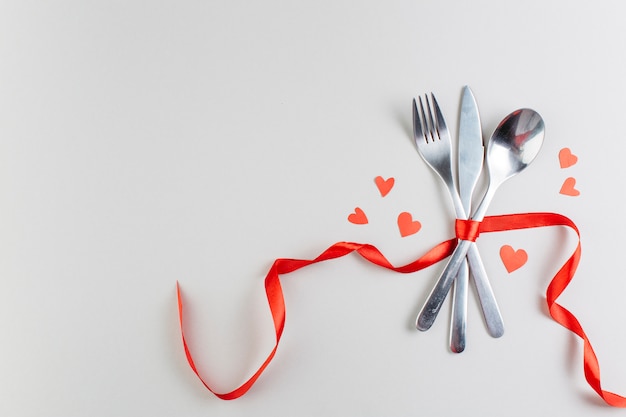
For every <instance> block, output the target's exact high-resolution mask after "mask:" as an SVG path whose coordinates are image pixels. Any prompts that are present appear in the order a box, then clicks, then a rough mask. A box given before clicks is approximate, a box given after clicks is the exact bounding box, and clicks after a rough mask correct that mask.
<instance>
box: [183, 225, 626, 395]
mask: <svg viewBox="0 0 626 417" xmlns="http://www.w3.org/2000/svg"><path fill="white" fill-rule="evenodd" d="M546 226H566V227H569V228H571V229H573V230H574V231H575V232H576V235H577V237H578V245H577V246H576V249H575V251H574V253H573V254H572V255H571V256H570V258H569V259H568V260H567V261H566V262H565V264H563V266H562V267H561V268H560V269H559V271H558V272H557V273H556V275H555V276H554V277H553V278H552V280H551V282H550V284H549V285H548V289H547V291H546V301H547V303H548V310H549V312H550V316H552V318H553V319H554V320H555V321H556V322H557V323H559V324H561V325H562V326H564V327H565V328H566V329H568V330H569V331H571V332H573V333H575V334H576V335H577V336H578V337H580V338H581V339H582V340H583V342H584V353H583V365H584V372H585V379H586V380H587V383H588V384H589V385H590V386H591V388H593V390H594V391H596V392H597V393H598V395H599V396H600V397H601V398H602V399H603V400H604V401H605V402H606V403H607V404H609V405H611V406H614V407H626V398H625V397H622V396H620V395H617V394H614V393H612V392H609V391H605V390H603V389H602V386H601V384H600V365H599V363H598V359H597V357H596V354H595V352H594V351H593V348H592V347H591V343H590V342H589V339H588V338H587V335H586V334H585V332H584V331H583V328H582V326H581V325H580V323H579V321H578V319H577V318H576V317H575V316H574V315H573V314H572V313H571V312H569V311H568V310H567V309H566V308H565V307H563V306H561V305H560V304H558V303H557V302H556V300H557V298H558V297H559V296H560V295H561V293H563V291H564V290H565V288H567V286H568V285H569V283H570V281H571V280H572V278H573V277H574V273H575V272H576V268H577V267H578V263H579V261H580V254H581V247H580V232H579V230H578V228H577V227H576V225H575V224H574V222H572V221H571V220H570V219H569V218H567V217H565V216H562V215H560V214H555V213H524V214H508V215H501V216H487V217H485V219H484V220H483V221H482V222H476V221H471V220H457V221H456V224H455V232H456V238H453V239H450V240H447V241H445V242H442V243H440V244H438V245H437V246H435V247H434V248H432V249H431V250H430V251H428V252H427V253H426V254H425V255H424V256H422V257H420V258H419V259H417V260H415V261H413V262H411V263H409V264H407V265H404V266H398V267H396V266H393V265H392V264H391V263H390V262H389V261H388V260H387V259H386V258H385V257H384V256H383V254H382V253H381V252H380V251H379V250H378V249H377V248H376V247H374V246H372V245H369V244H362V243H351V242H339V243H335V244H334V245H332V246H330V247H329V248H328V249H326V250H325V251H324V252H323V253H322V254H321V255H319V256H318V257H317V258H315V259H312V260H304V259H277V260H275V261H274V263H273V264H272V267H271V268H270V270H269V272H268V274H267V276H266V278H265V293H266V295H267V301H268V303H269V307H270V311H271V313H272V319H273V320H274V328H275V331H276V344H275V345H274V348H273V349H272V351H271V352H270V354H269V355H268V356H267V359H265V361H264V362H263V364H262V365H261V366H260V367H259V369H258V370H257V371H256V372H255V373H254V375H252V376H251V377H250V378H249V379H248V380H247V381H246V382H244V383H243V384H242V385H241V386H239V387H238V388H236V389H234V390H233V391H230V392H227V393H218V392H215V391H214V390H213V389H212V388H211V387H210V386H209V385H208V384H207V383H206V382H205V381H204V379H203V378H202V376H200V373H199V372H198V369H197V368H196V365H195V364H194V361H193V358H192V356H191V352H190V351H189V347H188V346H187V342H186V340H185V332H184V330H183V302H182V297H181V291H180V286H179V285H178V283H176V292H177V298H178V313H179V319H180V329H181V336H182V339H183V347H184V349H185V355H186V356H187V361H188V362H189V365H190V366H191V369H192V370H193V371H194V372H195V374H196V375H197V376H198V378H199V379H200V381H201V382H202V383H203V384H204V386H205V387H206V388H207V389H208V390H209V391H211V392H212V393H213V394H215V395H216V396H217V397H219V398H221V399H223V400H233V399H235V398H239V397H241V396H242V395H244V394H245V393H246V392H247V391H248V390H249V389H250V388H251V387H252V385H253V384H254V383H255V382H256V380H257V379H258V378H259V376H260V375H261V374H262V373H263V371H264V370H265V368H266V367H267V365H269V363H270V362H271V361H272V359H273V358H274V355H275V354H276V350H277V348H278V344H279V342H280V338H281V336H282V333H283V329H284V327H285V301H284V297H283V291H282V288H281V285H280V279H279V276H280V275H283V274H288V273H290V272H294V271H297V270H298V269H300V268H304V267H305V266H308V265H311V264H314V263H317V262H322V261H327V260H330V259H335V258H340V257H342V256H346V255H348V254H350V253H352V252H356V253H358V254H359V255H360V256H361V257H362V258H364V259H365V260H367V261H369V262H371V263H373V264H375V265H378V266H380V267H383V268H387V269H390V270H392V271H395V272H400V273H405V274H406V273H411V272H416V271H419V270H421V269H424V268H427V267H429V266H431V265H433V264H435V263H437V262H439V261H441V260H443V259H445V258H446V257H448V256H450V255H451V254H452V252H453V251H454V248H455V247H456V243H457V238H459V239H466V240H472V241H475V240H476V238H477V237H478V235H479V234H480V233H489V232H502V231H506V230H519V229H529V228H536V227H546Z"/></svg>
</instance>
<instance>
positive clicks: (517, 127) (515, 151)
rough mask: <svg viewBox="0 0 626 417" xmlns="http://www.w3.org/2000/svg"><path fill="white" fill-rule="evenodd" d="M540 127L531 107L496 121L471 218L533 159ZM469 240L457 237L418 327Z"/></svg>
mask: <svg viewBox="0 0 626 417" xmlns="http://www.w3.org/2000/svg"><path fill="white" fill-rule="evenodd" d="M544 131H545V127H544V123H543V119H542V118H541V116H540V115H539V114H538V113H537V112H535V111H534V110H531V109H520V110H516V111H514V112H513V113H511V114H509V115H508V116H506V117H505V118H504V119H503V120H502V121H501V122H500V124H499V125H498V127H496V129H495V130H494V132H493V134H492V135H491V138H489V142H488V144H487V157H486V161H487V172H488V177H489V185H488V186H487V191H486V192H485V196H484V197H483V199H482V201H481V202H480V204H479V205H478V207H477V208H476V210H475V211H474V214H473V215H472V217H471V219H472V220H475V221H478V222H480V221H482V220H483V218H484V217H485V213H486V212H487V207H488V206H489V203H491V200H492V199H493V196H494V195H495V193H496V190H497V189H498V187H500V185H502V183H503V182H505V181H506V180H508V179H509V178H511V177H512V176H514V175H516V174H519V173H520V172H521V171H523V170H524V169H525V168H526V167H527V166H528V165H529V164H530V163H531V162H532V161H533V160H534V159H535V157H536V156H537V154H538V153H539V149H541V145H542V144H543V137H544ZM471 243H472V242H471V241H469V240H459V243H458V245H457V247H456V249H455V250H454V252H453V253H452V256H451V257H450V260H449V261H448V264H447V265H446V267H445V269H444V270H443V273H442V274H441V276H440V277H439V280H438V281H437V283H436V284H435V287H434V288H433V290H432V291H431V293H430V295H429V296H428V299H427V300H426V303H425V304H424V307H422V310H421V311H420V312H419V314H418V316H417V323H416V327H417V328H418V330H428V329H430V327H431V326H432V325H433V322H434V321H435V318H436V317H437V314H438V313H439V310H440V309H441V305H442V304H443V300H444V299H445V298H446V295H447V294H448V292H449V291H450V286H451V285H452V282H453V281H454V277H455V276H456V274H457V271H458V270H459V268H460V266H461V264H462V263H463V260H464V259H465V256H466V254H467V251H468V249H469V247H470V245H471Z"/></svg>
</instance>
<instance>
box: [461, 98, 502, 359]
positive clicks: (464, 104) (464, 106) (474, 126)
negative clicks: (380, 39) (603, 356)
mask: <svg viewBox="0 0 626 417" xmlns="http://www.w3.org/2000/svg"><path fill="white" fill-rule="evenodd" d="M458 140H459V144H458V146H459V148H458V175H459V178H458V186H459V196H460V198H461V203H462V205H463V209H464V210H465V213H468V214H469V213H471V202H472V194H473V193H474V188H475V187H476V183H477V182H478V178H479V177H480V172H481V171H482V166H483V160H484V155H485V151H484V146H483V138H482V128H481V125H480V116H479V113H478V106H477V104H476V99H475V98H474V95H473V94H472V90H471V89H470V88H469V87H468V86H465V87H464V88H463V95H462V97H461V114H460V117H459V138H458ZM466 218H467V217H466ZM467 260H468V262H469V267H470V268H471V271H472V278H473V280H474V284H475V286H476V292H477V294H478V299H479V301H480V304H481V307H482V310H483V315H484V317H485V323H486V325H487V330H488V331H489V334H491V335H492V336H493V337H500V336H502V334H503V333H504V325H503V322H502V316H501V314H500V309H499V308H498V304H497V302H496V299H495V296H494V294H493V290H492V289H491V285H490V284H489V280H488V279H487V274H486V272H485V268H484V266H483V263H482V260H481V258H480V255H479V253H478V247H477V246H476V244H475V243H474V244H472V247H471V249H470V251H469V252H468V255H467ZM470 268H468V264H467V262H464V263H463V265H462V266H461V269H460V270H459V273H458V275H457V277H456V280H455V283H454V298H453V310H452V311H453V312H452V325H451V333H450V348H451V349H452V351H454V352H462V351H463V350H464V349H465V330H466V323H467V298H468V282H469V269H470Z"/></svg>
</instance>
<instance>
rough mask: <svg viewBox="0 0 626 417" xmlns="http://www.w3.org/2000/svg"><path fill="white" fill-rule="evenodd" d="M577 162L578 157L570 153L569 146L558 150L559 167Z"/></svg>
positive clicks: (569, 165) (567, 166)
mask: <svg viewBox="0 0 626 417" xmlns="http://www.w3.org/2000/svg"><path fill="white" fill-rule="evenodd" d="M576 162H578V157H577V156H576V155H574V154H573V153H572V151H571V150H570V148H563V149H561V150H560V151H559V164H560V165H561V168H569V167H571V166H572V165H575V164H576Z"/></svg>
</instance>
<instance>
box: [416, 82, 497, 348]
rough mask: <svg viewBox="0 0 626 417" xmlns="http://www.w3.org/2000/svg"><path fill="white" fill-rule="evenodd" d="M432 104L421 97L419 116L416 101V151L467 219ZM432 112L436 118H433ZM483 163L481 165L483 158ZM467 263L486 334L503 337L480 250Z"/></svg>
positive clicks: (449, 151) (437, 113) (459, 214)
mask: <svg viewBox="0 0 626 417" xmlns="http://www.w3.org/2000/svg"><path fill="white" fill-rule="evenodd" d="M430 101H432V103H433V104H432V109H431V104H430ZM430 101H429V100H428V97H427V96H426V97H425V102H426V109H427V112H426V110H425V109H424V104H423V102H422V99H421V97H419V102H420V112H421V113H420V112H418V110H417V104H416V101H415V100H413V136H414V139H415V143H416V145H417V150H418V152H419V154H420V155H421V156H422V158H423V159H424V161H425V162H426V164H427V165H428V166H429V167H430V168H432V169H433V171H435V173H437V175H438V176H439V177H440V178H441V180H442V181H443V182H444V184H445V185H446V187H447V189H448V192H449V194H450V198H451V199H452V202H453V205H454V209H455V213H456V216H457V217H458V218H461V219H465V218H466V217H467V216H466V214H465V210H464V208H463V204H462V202H461V199H460V197H459V194H458V192H457V190H456V187H455V184H454V180H453V176H452V143H451V140H450V134H449V132H448V128H447V126H446V123H445V120H444V118H443V115H442V114H441V109H440V108H439V104H438V103H437V99H436V98H435V96H434V95H433V94H431V100H430ZM433 109H434V112H435V115H433ZM427 114H428V116H427ZM481 143H482V140H481ZM480 159H481V161H482V157H481V158H480ZM468 261H469V265H470V268H471V269H472V276H473V278H474V282H475V283H476V288H477V292H478V294H479V301H480V302H481V306H482V309H483V313H484V316H485V322H486V325H487V330H488V332H489V334H490V335H492V336H493V337H500V336H502V334H503V333H504V325H503V323H502V317H501V315H500V310H499V309H498V306H497V303H496V301H495V297H494V295H493V292H492V291H491V287H490V285H489V281H488V280H487V274H486V272H485V268H484V266H483V264H482V261H481V259H480V255H479V254H478V248H477V247H476V245H474V244H473V245H471V248H470V251H469V253H468ZM448 289H449V287H448ZM446 295H447V291H446V292H445V293H442V294H441V296H442V297H443V298H442V299H441V302H443V299H444V298H445V297H446ZM435 317H436V314H435V315H434V316H432V317H425V318H429V319H430V318H432V320H433V321H434V319H435ZM418 318H419V316H418ZM431 325H432V321H431V322H430V323H424V322H423V321H420V320H418V321H417V322H416V327H417V328H418V329H419V330H427V329H428V328H430V326H431ZM452 350H453V351H457V350H458V351H462V349H461V346H460V345H459V346H457V347H452Z"/></svg>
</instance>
